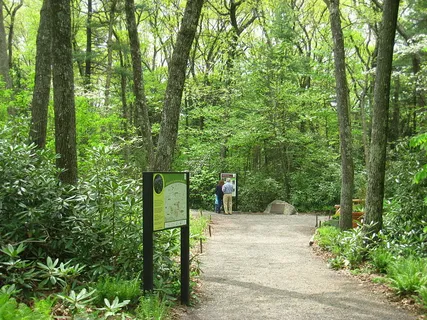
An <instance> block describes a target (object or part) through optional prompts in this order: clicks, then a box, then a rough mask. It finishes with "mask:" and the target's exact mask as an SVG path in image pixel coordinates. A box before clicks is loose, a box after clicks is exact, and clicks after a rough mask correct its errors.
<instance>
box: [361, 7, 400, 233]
mask: <svg viewBox="0 0 427 320" xmlns="http://www.w3.org/2000/svg"><path fill="white" fill-rule="evenodd" d="M398 11H399V0H385V1H384V9H383V17H382V24H381V30H380V34H379V39H378V57H377V70H376V75H375V88H374V105H373V116H372V136H371V147H370V155H369V170H368V186H367V195H366V212H365V227H364V228H365V232H366V233H377V232H378V231H380V230H381V229H382V223H383V215H382V214H383V201H384V179H385V162H386V148H387V127H388V111H389V104H390V101H389V100H390V80H391V71H392V62H393V47H394V38H395V34H396V25H397V16H398Z"/></svg>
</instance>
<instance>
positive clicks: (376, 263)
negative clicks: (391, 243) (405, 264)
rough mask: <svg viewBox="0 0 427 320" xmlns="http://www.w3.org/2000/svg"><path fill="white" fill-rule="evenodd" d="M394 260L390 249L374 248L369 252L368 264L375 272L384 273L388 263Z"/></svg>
mask: <svg viewBox="0 0 427 320" xmlns="http://www.w3.org/2000/svg"><path fill="white" fill-rule="evenodd" d="M393 260H394V256H393V254H392V253H391V252H390V249H387V248H385V247H383V246H376V247H374V248H373V249H371V250H370V251H369V262H370V263H371V265H372V266H373V267H374V268H375V270H376V271H377V272H380V273H386V272H387V268H388V266H389V264H390V263H392V262H393Z"/></svg>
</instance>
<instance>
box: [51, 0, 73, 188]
mask: <svg viewBox="0 0 427 320" xmlns="http://www.w3.org/2000/svg"><path fill="white" fill-rule="evenodd" d="M51 10H52V11H51V14H52V28H53V29H52V30H54V31H55V32H53V34H52V60H53V98H54V110H55V150H56V153H57V154H59V156H60V157H59V158H58V159H57V161H56V165H57V167H58V168H61V169H64V171H62V172H61V173H60V175H59V178H60V180H61V181H62V182H64V183H68V184H75V183H76V182H77V150H76V149H77V148H76V114H75V102H74V73H73V59H72V46H71V7H70V0H55V1H52V2H51Z"/></svg>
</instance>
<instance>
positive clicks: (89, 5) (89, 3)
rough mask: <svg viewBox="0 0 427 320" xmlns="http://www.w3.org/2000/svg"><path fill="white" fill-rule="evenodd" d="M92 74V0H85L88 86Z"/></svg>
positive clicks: (86, 79)
mask: <svg viewBox="0 0 427 320" xmlns="http://www.w3.org/2000/svg"><path fill="white" fill-rule="evenodd" d="M91 75H92V0H88V1H87V21H86V65H85V86H86V88H87V89H89V88H90V83H91V81H90V77H91Z"/></svg>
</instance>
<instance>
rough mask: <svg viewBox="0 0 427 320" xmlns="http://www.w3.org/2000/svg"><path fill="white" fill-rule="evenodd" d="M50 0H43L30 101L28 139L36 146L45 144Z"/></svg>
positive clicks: (48, 77)
mask: <svg viewBox="0 0 427 320" xmlns="http://www.w3.org/2000/svg"><path fill="white" fill-rule="evenodd" d="M50 1H51V0H44V1H43V7H42V9H41V11H40V25H39V30H38V33H37V44H36V46H37V55H36V74H35V80H34V92H33V100H32V103H31V129H30V140H31V142H33V143H34V144H35V145H36V146H37V147H38V148H44V147H45V145H46V131H47V115H48V106H49V94H50V85H51V78H52V65H51V61H52V22H51V20H50V17H51V15H50Z"/></svg>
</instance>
